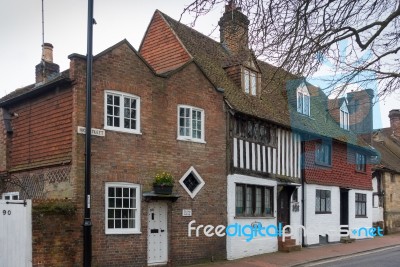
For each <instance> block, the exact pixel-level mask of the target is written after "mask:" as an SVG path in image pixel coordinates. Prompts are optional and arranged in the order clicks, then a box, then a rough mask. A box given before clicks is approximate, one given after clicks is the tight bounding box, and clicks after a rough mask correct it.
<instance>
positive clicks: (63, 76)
mask: <svg viewBox="0 0 400 267" xmlns="http://www.w3.org/2000/svg"><path fill="white" fill-rule="evenodd" d="M68 79H69V70H66V71H63V72H61V73H60V75H58V76H56V77H55V78H54V79H52V80H50V81H47V82H46V83H43V84H31V85H28V86H25V87H22V88H19V89H16V90H14V91H12V92H11V93H9V94H7V95H5V96H4V97H2V98H0V106H3V105H4V104H5V103H7V102H11V101H13V100H16V99H18V98H20V97H23V96H25V95H29V94H32V93H36V92H39V91H41V90H42V89H45V88H46V87H47V86H49V85H51V84H54V83H57V82H60V81H64V80H68Z"/></svg>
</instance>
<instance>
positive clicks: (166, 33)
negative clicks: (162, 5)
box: [139, 10, 191, 73]
mask: <svg viewBox="0 0 400 267" xmlns="http://www.w3.org/2000/svg"><path fill="white" fill-rule="evenodd" d="M139 52H140V54H141V55H142V56H143V58H144V59H145V60H146V61H147V62H148V63H149V64H150V65H151V66H152V67H153V69H154V70H155V71H156V73H165V72H168V71H171V70H174V69H176V68H179V67H180V66H182V65H184V64H185V63H187V62H188V61H189V60H191V55H190V54H189V52H188V51H187V49H186V48H185V46H184V45H183V44H182V42H181V41H180V40H179V38H178V37H177V36H176V34H175V33H174V31H173V29H171V27H170V25H169V24H168V23H167V21H166V20H165V19H164V17H163V16H162V13H161V12H160V11H158V10H156V11H155V12H154V15H153V17H152V19H151V21H150V24H149V26H148V28H147V30H146V33H145V35H144V37H143V40H142V43H141V45H140V48H139Z"/></svg>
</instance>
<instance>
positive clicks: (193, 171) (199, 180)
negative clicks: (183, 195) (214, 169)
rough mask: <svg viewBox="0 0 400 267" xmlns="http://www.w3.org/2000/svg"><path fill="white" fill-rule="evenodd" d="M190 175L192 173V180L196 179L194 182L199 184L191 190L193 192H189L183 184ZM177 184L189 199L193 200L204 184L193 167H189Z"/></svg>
mask: <svg viewBox="0 0 400 267" xmlns="http://www.w3.org/2000/svg"><path fill="white" fill-rule="evenodd" d="M190 173H192V174H193V176H194V178H196V180H197V181H198V182H199V185H198V186H197V187H196V188H195V189H194V190H193V192H190V190H189V189H188V188H187V187H186V185H185V183H184V182H183V181H184V180H185V179H186V177H187V176H188V175H189V174H190ZM179 183H180V184H181V186H182V187H183V189H185V191H186V192H187V193H188V194H189V196H190V197H191V198H194V197H195V196H196V195H197V193H199V192H200V190H201V189H202V188H203V186H204V185H205V184H206V183H205V182H204V180H203V178H201V176H200V174H199V173H198V172H197V171H196V170H195V168H194V167H193V166H192V167H190V168H189V170H188V171H187V172H186V173H185V174H184V175H183V176H182V178H181V179H180V180H179Z"/></svg>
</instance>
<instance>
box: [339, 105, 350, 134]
mask: <svg viewBox="0 0 400 267" xmlns="http://www.w3.org/2000/svg"><path fill="white" fill-rule="evenodd" d="M340 128H342V129H345V130H349V110H348V109H347V105H346V101H345V102H343V104H342V106H341V107H340Z"/></svg>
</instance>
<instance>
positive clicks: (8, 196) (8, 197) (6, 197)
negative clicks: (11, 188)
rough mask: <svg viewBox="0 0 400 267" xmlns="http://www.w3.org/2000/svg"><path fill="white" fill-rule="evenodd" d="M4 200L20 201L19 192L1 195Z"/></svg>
mask: <svg viewBox="0 0 400 267" xmlns="http://www.w3.org/2000/svg"><path fill="white" fill-rule="evenodd" d="M1 198H2V199H3V200H19V192H7V193H3V194H2V195H1Z"/></svg>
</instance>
